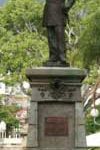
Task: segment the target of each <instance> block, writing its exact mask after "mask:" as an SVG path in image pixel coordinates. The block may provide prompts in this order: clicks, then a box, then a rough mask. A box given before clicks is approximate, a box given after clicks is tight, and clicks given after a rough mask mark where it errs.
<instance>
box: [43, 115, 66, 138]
mask: <svg viewBox="0 0 100 150" xmlns="http://www.w3.org/2000/svg"><path fill="white" fill-rule="evenodd" d="M67 135H68V119H67V118H65V117H46V118H45V136H67Z"/></svg>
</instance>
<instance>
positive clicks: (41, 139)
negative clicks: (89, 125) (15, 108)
mask: <svg viewBox="0 0 100 150" xmlns="http://www.w3.org/2000/svg"><path fill="white" fill-rule="evenodd" d="M26 74H27V77H28V78H29V80H30V85H31V88H32V100H31V108H30V111H29V130H28V141H27V150H77V149H79V150H81V149H82V148H85V147H86V138H85V128H84V113H83V106H82V102H81V94H80V87H81V82H82V81H83V79H84V78H85V76H86V72H85V71H84V70H80V69H75V68H58V67H57V68H55V67H53V68H44V67H43V68H33V69H28V70H27V73H26Z"/></svg>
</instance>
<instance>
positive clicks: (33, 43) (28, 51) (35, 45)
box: [0, 0, 47, 82]
mask: <svg viewBox="0 0 100 150" xmlns="http://www.w3.org/2000/svg"><path fill="white" fill-rule="evenodd" d="M42 8H43V7H42V4H41V3H38V2H37V1H36V0H30V1H29V0H23V1H20V0H10V1H9V2H8V3H7V5H6V6H4V7H2V8H0V45H1V46H0V74H3V75H5V81H7V82H8V80H9V81H10V82H16V81H20V80H21V81H22V79H23V78H24V77H25V70H26V68H27V67H33V66H40V65H41V63H42V62H43V61H44V60H45V59H46V57H47V41H46V38H45V37H44V36H43V30H42V29H41V28H42V24H41V20H42ZM8 74H10V76H8Z"/></svg>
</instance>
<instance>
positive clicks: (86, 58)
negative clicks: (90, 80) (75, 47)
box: [79, 9, 100, 67]
mask: <svg viewBox="0 0 100 150" xmlns="http://www.w3.org/2000/svg"><path fill="white" fill-rule="evenodd" d="M85 24H86V29H85V30H84V32H83V33H82V35H81V37H80V40H79V48H80V50H81V51H80V52H81V55H80V56H81V57H82V61H83V65H84V66H85V67H89V66H91V65H93V64H98V65H100V9H98V10H97V11H96V12H95V13H94V14H92V15H91V16H90V17H89V18H88V19H87V20H86V21H85Z"/></svg>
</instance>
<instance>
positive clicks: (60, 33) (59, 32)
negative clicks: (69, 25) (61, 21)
mask: <svg viewBox="0 0 100 150" xmlns="http://www.w3.org/2000/svg"><path fill="white" fill-rule="evenodd" d="M64 30H65V27H64V26H62V25H59V26H56V27H55V33H56V40H57V52H58V58H59V61H60V62H62V63H66V52H65V37H64Z"/></svg>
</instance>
